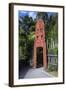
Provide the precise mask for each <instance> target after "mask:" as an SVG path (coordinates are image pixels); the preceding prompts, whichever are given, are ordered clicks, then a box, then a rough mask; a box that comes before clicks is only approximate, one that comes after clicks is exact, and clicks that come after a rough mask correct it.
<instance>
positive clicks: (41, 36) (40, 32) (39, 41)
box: [33, 19, 47, 69]
mask: <svg viewBox="0 0 66 90" xmlns="http://www.w3.org/2000/svg"><path fill="white" fill-rule="evenodd" d="M38 47H41V48H43V67H44V68H45V69H46V68H47V55H46V42H45V24H44V22H43V20H42V19H39V20H37V22H36V26H35V40H34V57H33V67H34V68H36V66H37V54H36V52H37V48H38Z"/></svg>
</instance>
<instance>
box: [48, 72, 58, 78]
mask: <svg viewBox="0 0 66 90" xmlns="http://www.w3.org/2000/svg"><path fill="white" fill-rule="evenodd" d="M47 72H48V73H49V74H51V75H52V76H55V77H58V71H49V70H48V71H47Z"/></svg>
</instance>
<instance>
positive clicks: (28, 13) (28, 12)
mask: <svg viewBox="0 0 66 90" xmlns="http://www.w3.org/2000/svg"><path fill="white" fill-rule="evenodd" d="M27 15H28V16H29V17H32V18H33V19H35V18H36V15H37V12H32V11H19V16H23V17H24V16H27Z"/></svg>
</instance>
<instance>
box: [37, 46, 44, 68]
mask: <svg viewBox="0 0 66 90" xmlns="http://www.w3.org/2000/svg"><path fill="white" fill-rule="evenodd" d="M42 66H43V48H42V47H38V48H37V68H39V67H42Z"/></svg>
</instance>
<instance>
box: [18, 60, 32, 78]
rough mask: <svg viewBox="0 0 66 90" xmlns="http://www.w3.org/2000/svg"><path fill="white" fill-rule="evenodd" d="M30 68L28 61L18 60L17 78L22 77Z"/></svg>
mask: <svg viewBox="0 0 66 90" xmlns="http://www.w3.org/2000/svg"><path fill="white" fill-rule="evenodd" d="M30 68H31V67H30V65H29V63H28V62H26V61H22V60H20V61H19V79H22V78H24V77H25V75H26V73H27V72H28V70H29V69H30Z"/></svg>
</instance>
